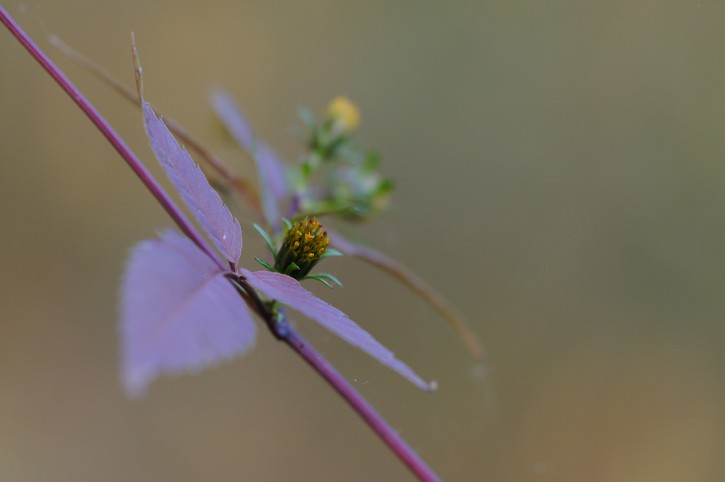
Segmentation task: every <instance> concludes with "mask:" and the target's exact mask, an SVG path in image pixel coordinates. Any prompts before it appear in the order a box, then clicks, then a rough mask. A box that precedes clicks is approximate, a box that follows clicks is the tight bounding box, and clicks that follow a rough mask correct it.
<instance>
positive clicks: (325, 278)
mask: <svg viewBox="0 0 725 482" xmlns="http://www.w3.org/2000/svg"><path fill="white" fill-rule="evenodd" d="M308 278H309V279H313V280H317V281H319V282H320V283H322V284H324V285H326V286H327V287H328V288H332V285H331V284H330V281H332V282H333V283H335V284H336V285H337V286H340V287H342V283H341V282H340V280H339V279H337V278H336V277H335V276H333V275H331V274H330V273H317V274H308V275H307V276H305V277H304V278H302V279H308Z"/></svg>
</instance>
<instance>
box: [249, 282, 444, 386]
mask: <svg viewBox="0 0 725 482" xmlns="http://www.w3.org/2000/svg"><path fill="white" fill-rule="evenodd" d="M242 275H243V276H244V277H245V278H246V279H247V282H248V283H249V284H250V285H252V286H253V287H254V288H255V289H257V290H259V291H261V292H262V293H264V295H266V296H267V297H269V298H272V299H275V300H277V301H279V302H281V303H284V304H286V305H289V307H290V308H292V309H295V310H297V311H299V312H300V313H302V314H304V315H305V316H308V317H309V318H311V319H313V320H315V321H317V322H318V323H319V324H321V325H322V326H324V327H325V328H327V329H328V330H330V331H331V332H333V333H334V334H336V335H337V336H339V337H340V338H342V339H343V340H345V341H346V342H348V343H350V344H351V345H353V346H355V347H357V348H359V349H360V350H362V351H364V352H365V353H367V354H368V355H370V356H372V357H373V358H375V359H377V360H378V361H379V362H380V363H382V364H383V365H386V366H387V367H389V368H391V369H393V370H395V371H396V372H398V373H400V374H401V375H403V376H404V377H405V378H407V379H408V380H410V381H411V382H412V383H414V384H415V385H416V386H418V387H419V388H421V389H423V390H435V387H436V385H435V382H433V383H427V382H426V381H425V380H423V379H422V378H420V377H419V376H418V375H417V374H416V373H415V372H414V371H413V370H412V369H411V368H410V367H409V366H408V365H406V364H405V363H403V362H401V361H400V360H398V359H396V358H395V355H394V354H393V352H391V351H390V350H388V349H387V348H385V347H384V346H383V345H381V344H380V343H379V342H378V341H377V340H375V339H374V338H373V337H372V336H371V335H370V334H369V333H368V332H367V331H365V330H363V329H362V328H360V327H359V326H358V325H357V324H356V323H355V322H354V321H352V320H351V319H350V318H348V317H347V315H346V314H345V313H343V312H342V311H340V310H338V309H337V308H335V307H334V306H332V305H329V304H327V303H325V302H324V301H322V300H321V299H319V298H317V297H316V296H315V295H313V294H312V293H310V292H309V291H307V290H306V289H305V288H303V287H302V285H300V284H299V282H297V280H295V279H294V278H292V277H290V276H287V275H284V274H280V273H273V272H271V271H255V272H251V271H248V270H246V269H242Z"/></svg>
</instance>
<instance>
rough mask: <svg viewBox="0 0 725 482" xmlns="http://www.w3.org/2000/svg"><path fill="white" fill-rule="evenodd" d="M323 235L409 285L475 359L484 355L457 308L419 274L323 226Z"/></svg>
mask: <svg viewBox="0 0 725 482" xmlns="http://www.w3.org/2000/svg"><path fill="white" fill-rule="evenodd" d="M327 235H328V236H329V238H330V241H331V242H332V246H333V247H335V249H339V250H340V252H342V253H343V254H346V255H348V256H355V257H357V258H360V259H362V260H363V261H365V262H367V263H370V264H371V265H373V266H376V267H378V268H379V269H381V270H383V271H385V272H386V273H388V274H389V275H391V276H392V277H393V278H396V279H397V280H398V281H400V282H401V283H403V284H404V285H406V286H407V287H408V288H410V289H411V290H412V291H413V292H414V293H415V294H417V295H418V296H420V297H421V298H422V299H423V300H424V301H426V302H427V303H428V304H430V306H432V307H433V309H435V310H436V311H437V312H438V313H440V314H441V315H442V316H443V317H444V318H445V319H446V320H448V322H449V323H451V324H452V325H453V327H454V328H455V329H456V330H457V331H458V334H459V335H460V336H461V339H462V340H463V342H464V343H465V345H466V347H467V348H468V351H469V352H470V353H471V355H473V357H474V358H476V359H478V360H482V359H484V358H485V356H486V350H485V349H484V348H483V344H482V343H481V341H480V340H479V339H478V335H477V334H476V333H475V332H474V331H473V329H472V328H471V327H470V325H469V323H468V321H467V320H466V318H465V317H464V316H463V315H462V314H461V313H459V312H458V310H457V309H456V308H455V307H454V306H453V305H452V304H451V302H450V301H448V300H447V299H446V298H445V297H444V296H443V295H442V294H440V293H439V292H438V291H436V290H435V289H434V288H433V287H432V286H430V285H429V284H428V283H426V282H425V280H423V278H421V277H420V276H418V275H417V274H415V273H414V272H413V271H411V270H410V269H409V268H406V267H405V266H404V265H402V264H401V263H399V262H397V261H396V260H394V259H393V258H391V257H390V256H387V255H385V254H383V253H381V252H380V251H376V250H375V249H373V248H370V247H367V246H362V245H360V244H356V243H353V242H352V241H350V240H348V239H346V238H344V237H343V236H342V235H340V234H339V233H336V232H334V231H332V230H330V229H328V230H327Z"/></svg>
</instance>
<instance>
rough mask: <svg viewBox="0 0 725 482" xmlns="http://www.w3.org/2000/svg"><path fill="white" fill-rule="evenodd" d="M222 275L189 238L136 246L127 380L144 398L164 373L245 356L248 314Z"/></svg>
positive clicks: (167, 237)
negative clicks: (236, 356)
mask: <svg viewBox="0 0 725 482" xmlns="http://www.w3.org/2000/svg"><path fill="white" fill-rule="evenodd" d="M224 274H225V273H224V271H222V270H220V269H219V267H218V266H217V265H216V264H215V263H214V261H212V260H211V259H210V258H209V257H208V256H207V255H206V254H205V253H204V252H202V251H201V250H199V248H197V247H196V245H195V244H194V243H193V242H192V241H190V240H189V239H188V238H186V237H185V236H182V235H181V234H179V233H177V232H175V231H166V232H164V233H162V235H161V238H160V239H153V240H147V241H143V242H141V243H139V244H137V245H136V247H135V248H134V249H133V251H132V253H131V256H130V258H129V260H128V262H127V264H126V271H125V274H124V279H123V284H122V288H121V325H120V332H121V339H122V340H121V341H122V363H121V368H122V379H123V385H124V388H125V390H126V392H127V393H128V394H129V396H134V397H137V396H140V395H141V394H143V393H144V391H145V390H146V388H147V386H148V385H149V383H150V382H151V381H152V380H153V379H154V378H156V377H157V376H158V375H160V374H164V373H168V374H179V373H184V372H188V371H199V370H201V369H202V368H204V367H206V366H209V365H211V364H214V363H217V362H220V361H222V360H225V359H228V358H231V357H233V356H235V355H239V354H242V353H245V352H246V351H248V350H249V349H250V348H251V347H252V346H253V345H254V340H255V337H256V327H255V324H254V322H253V321H252V316H251V313H250V311H249V309H248V307H247V305H246V304H245V303H244V301H243V300H242V298H241V297H240V296H239V293H237V291H236V290H235V289H234V287H233V286H232V285H231V283H230V282H229V280H227V279H226V278H225V277H224Z"/></svg>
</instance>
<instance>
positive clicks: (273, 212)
mask: <svg viewBox="0 0 725 482" xmlns="http://www.w3.org/2000/svg"><path fill="white" fill-rule="evenodd" d="M211 104H212V107H213V108H214V111H215V112H216V115H217V116H218V117H219V119H220V120H221V121H222V122H223V123H224V125H225V126H226V128H227V130H228V131H229V133H230V134H231V135H232V137H234V139H235V140H236V141H237V142H238V143H239V145H240V146H241V147H242V148H243V149H244V150H246V151H247V152H248V153H249V154H250V156H251V157H252V158H253V159H254V162H255V164H256V165H257V172H258V175H259V183H260V191H261V193H262V208H263V210H264V216H265V218H266V220H267V222H268V223H269V225H270V226H272V227H274V228H275V229H278V228H279V220H280V204H281V203H282V202H283V201H284V200H286V199H287V197H288V196H289V194H290V186H289V182H288V180H287V175H286V173H285V168H284V163H283V162H282V160H281V159H280V158H279V157H278V156H277V154H276V153H275V152H274V151H273V150H272V149H271V148H270V147H269V146H268V145H267V144H265V143H264V142H262V141H261V140H259V139H257V138H255V136H254V133H253V132H252V127H251V125H250V123H249V121H247V119H246V117H245V116H244V113H243V112H242V111H241V109H240V108H239V107H238V106H237V104H236V103H235V102H234V100H233V99H232V97H231V96H230V95H229V94H227V93H226V92H225V91H223V90H216V91H214V92H212V93H211Z"/></svg>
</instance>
